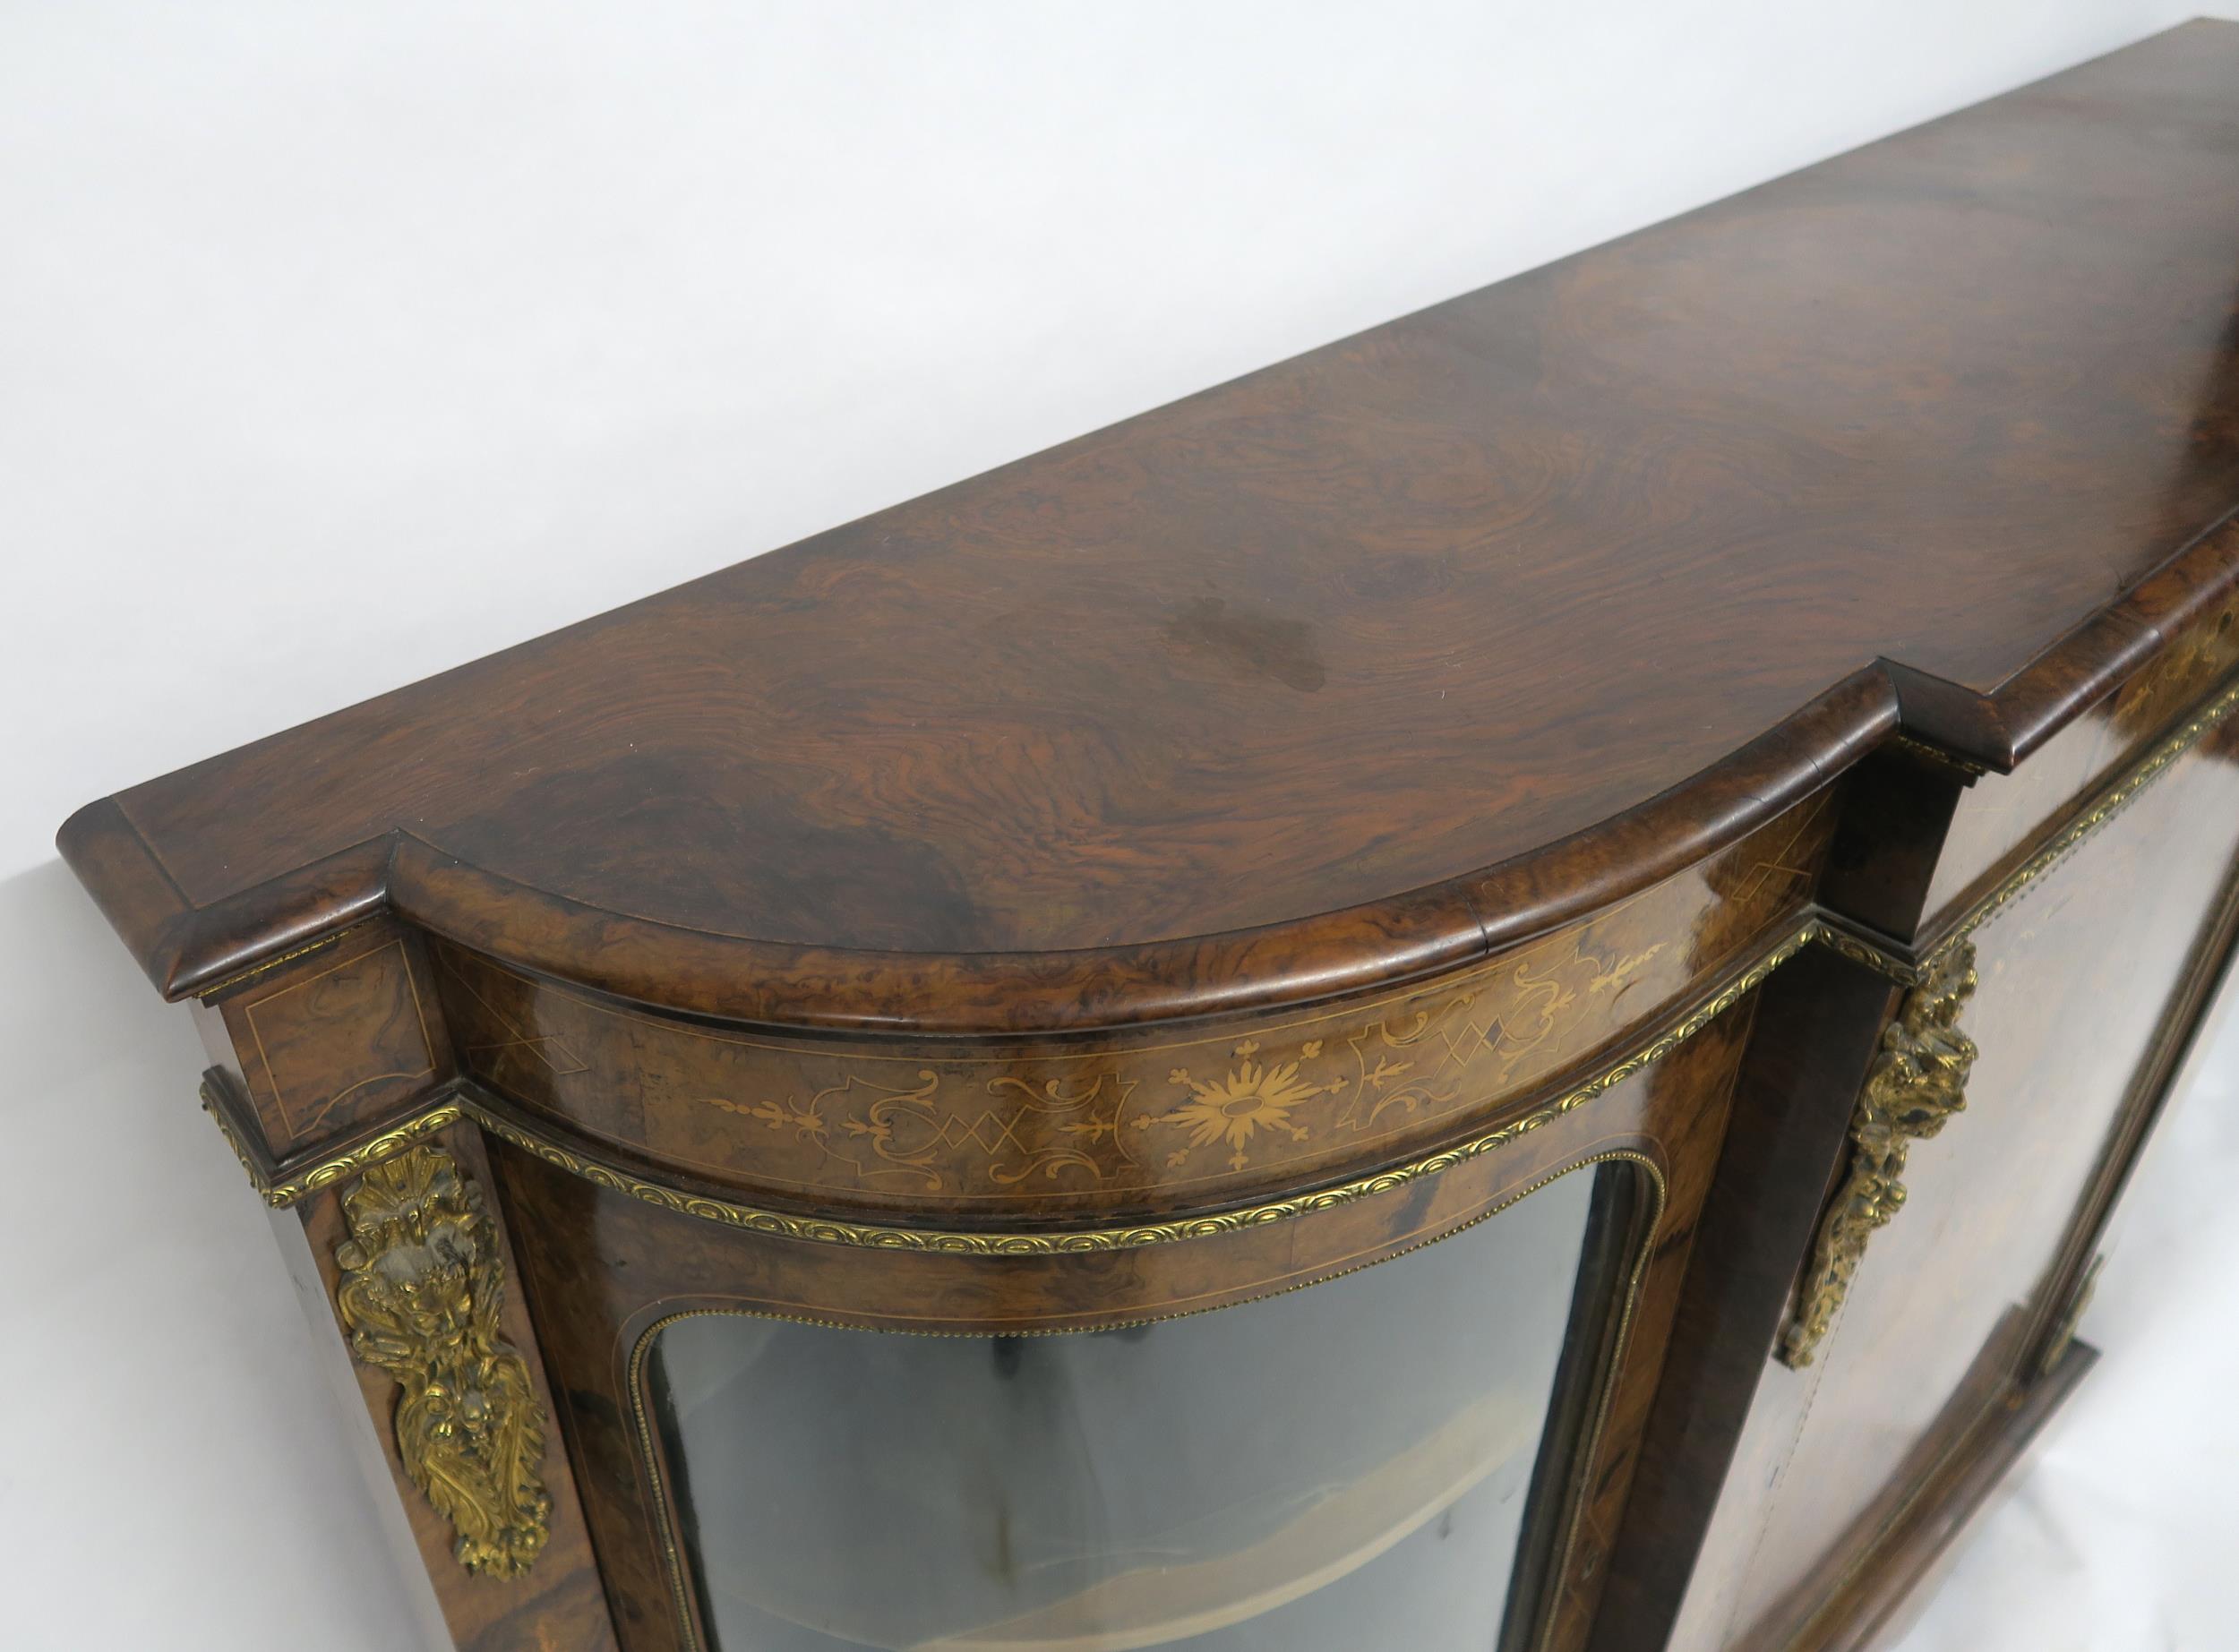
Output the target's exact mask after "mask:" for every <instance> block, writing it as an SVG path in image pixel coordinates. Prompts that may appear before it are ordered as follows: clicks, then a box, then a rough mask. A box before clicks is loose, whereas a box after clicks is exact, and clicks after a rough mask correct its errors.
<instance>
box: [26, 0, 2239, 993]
mask: <svg viewBox="0 0 2239 1652" xmlns="http://www.w3.org/2000/svg"><path fill="white" fill-rule="evenodd" d="M1395 255H1403V250H1401V251H1400V252H1399V253H1395ZM2235 293H2239V26H2235V25H2226V24H2214V23H2196V24H2191V25H2187V26H2185V27H2184V28H2183V29H2179V30H2174V31H2172V32H2170V33H2168V34H2165V35H2162V36H2159V37H2157V38H2155V39H2151V40H2149V41H2147V42H2145V43H2143V44H2141V45H2139V46H2137V47H2132V48H2130V49H2129V50H2126V51H2123V52H2119V53H2116V54H2115V55H2114V56H2109V57H2106V58H2102V59H2099V60H2097V61H2096V62H2093V63H2090V64H2085V65H2083V66H2082V67H2080V68H2078V69H2075V70H2073V71H2072V72H2070V73H2064V74H2062V75H2059V76H2056V77H2055V78H2053V79H2051V80H2048V81H2043V82H2040V83H2038V84H2037V85H2034V86H2031V87H2029V88H2027V89H2024V90H2020V91H2018V92H2015V93H2012V94H2010V95H2008V96H2006V97H2003V98H1997V99H1995V100H1993V101H1991V102H1989V103H1986V104H1984V105H1981V106H1979V107H1976V108H1973V109H1969V110H1967V111H1965V112H1963V113H1960V114H1959V115H1955V116H1951V117H1949V118H1947V119H1943V120H1940V121H1936V122H1933V123H1931V124H1927V125H1925V126H1921V127H1918V128H1917V129H1915V130H1913V131H1910V132H1907V133H1902V134H1900V135H1899V136H1897V137H1894V138H1892V139H1889V140H1887V141H1883V142H1880V143H1876V144H1873V145H1870V146H1868V147H1866V148H1865V149H1861V150H1856V151H1853V152H1851V153H1849V154H1847V155H1843V156H1841V157H1839V158H1835V159H1833V160H1831V161H1828V162H1826V163H1824V164H1823V165H1820V166H1816V167H1811V168H1809V169H1807V170H1806V171H1802V172H1799V173H1796V174H1794V175H1789V176H1787V177H1784V178H1781V179H1779V180H1777V181H1775V182H1772V183H1770V184H1765V185H1763V186H1762V187H1760V188H1757V189H1754V190H1751V191H1749V192H1748V193H1745V194H1742V195H1738V196H1736V197H1734V198H1733V199H1731V200H1729V201H1722V202H1720V203H1719V204H1717V205H1714V206H1711V207H1708V208H1705V209H1703V210H1700V211H1696V212H1693V213H1690V214H1688V215H1686V216H1685V217H1682V218H1676V219H1673V220H1672V221H1670V222H1669V223H1665V224H1662V225H1660V226H1658V227H1654V228H1652V229H1649V230H1646V231H1643V232H1642V233H1640V234H1637V235H1630V236H1627V237H1626V238H1624V239H1622V240H1619V241H1617V242H1613V243H1611V244H1608V245H1606V246H1602V247H1600V248H1596V249H1594V250H1593V251H1591V252H1588V253H1582V254H1580V255H1578V256H1576V257H1573V258H1570V259H1566V260H1565V261H1561V262H1559V263H1556V264H1552V265H1549V266H1548V267H1546V268H1544V269H1540V270H1534V271H1532V272H1531V273H1529V274H1526V275H1523V276H1520V277H1518V278H1514V279H1513V280H1509V281H1506V282H1503V283H1501V284H1500V285H1498V286H1495V287H1488V288H1485V289H1483V290H1481V291H1479V292H1475V293H1471V294H1469V295H1464V296H1463V297H1460V298H1456V299H1454V300H1453V301H1451V302H1449V303H1446V304H1440V305H1438V306H1437V307H1435V308H1432V309H1429V310H1426V311H1423V312H1420V313H1418V314H1415V315H1411V316H1409V317H1406V318H1404V319H1403V320H1400V321H1394V322H1392V323H1390V324H1388V325H1385V326H1382V327H1379V328H1377V329H1375V330H1371V331H1368V332H1366V333H1363V334H1360V335H1359V336H1357V337H1355V338H1348V339H1344V340H1343V341H1341V342H1339V343H1336V344H1333V345H1330V346H1328V347H1325V348H1322V349H1319V350H1316V351H1313V352H1311V353H1309V354H1308V355H1301V356H1299V357H1296V358H1294V359H1292V360H1291V361H1288V362H1284V363H1282V364H1279V365H1276V366H1273V367H1269V368H1267V369H1265V370H1264V371H1261V372H1256V373H1253V374H1250V375H1248V376H1247V377H1245V378H1242V379H1240V380H1237V381H1233V382H1231V383H1229V384H1226V385H1223V386H1221V387H1219V388H1217V389H1211V390H1208V391H1205V392H1204V393H1203V394H1200V395H1197V396H1194V397H1191V398H1188V399H1185V400H1183V401H1180V402H1177V403H1175V404H1173V405H1172V406H1170V407H1162V408H1160V409H1158V410H1156V411H1154V412H1151V413H1148V414H1145V415H1141V416H1139V417H1137V418H1134V419H1130V420H1128V421H1127V422H1125V423H1124V424H1118V425H1114V426H1112V427H1111V428H1109V429H1106V430H1102V431H1098V432H1094V433H1093V434H1089V435H1086V436H1083V437H1080V438H1078V439H1077V440H1075V441H1069V442H1067V443H1065V444H1064V445H1062V446H1060V447H1058V448H1055V449H1051V450H1049V451H1048V452H1045V453H1042V454H1038V455H1035V456H1034V457H1033V458H1025V459H1022V460H1020V461H1018V462H1017V463H1015V464H1012V465H1009V466H1004V467H1003V468H1001V469H999V470H996V471H992V472H990V473H989V474H987V475H982V476H979V477H975V478H974V479H972V480H970V481H967V482H963V483H959V484H956V485H955V486H952V487H949V488H947V489H945V490H943V491H941V492H937V493H934V494H931V495H929V496H927V497H925V498H923V499H920V500H917V501H912V502H910V503H908V504H905V505H901V506H898V507H896V508H895V509H890V510H886V511H883V512H881V513H879V515H877V516H874V517H871V518H866V519H865V520H863V521H860V522H856V523H854V524H851V525H849V526H845V527H840V528H836V529H834V530H832V531H831V532H828V533H826V534H822V535H818V536H817V537H815V538H812V539H810V540H807V541H805V542H803V543H802V544H797V545H794V546H792V547H790V548H788V549H785V550H783V551H778V552H772V553H770V554H768V555H766V556H761V557H758V558H756V559H754V560H752V561H746V562H742V563H740V564H738V565H737V566H735V567H733V568H729V569H724V570H723V571H721V572H718V573H715V574H711V575H709V576H708V577H707V578H703V579H700V580H699V581H697V582H695V583H693V584H691V585H688V586H681V587H679V588H677V589H675V590H673V591H670V592H667V593H665V594H663V595H656V596H653V597H649V598H648V599H646V600H645V601H643V602H640V603H635V604H633V605H631V606H629V607H625V608H622V609H619V610H616V611H615V612H612V613H608V614H605V615H602V616H600V617H598V618H596V619H593V620H589V621H585V622H583V623H581V624H579V625H576V626H573V627H570V628H569V629H565V630H562V631H558V632H555V633H553V634H552V635H551V636H548V637H545V638H540V639H538V640H536V641H534V642H530V643H527V644H524V645H522V646H519V647H516V648H511V649H509V650H507V651H505V652H503V653H502V654H497V655H492V656H491V657H489V658H487V659H485V660H482V661H479V662H477V663H474V664H471V665H468V666H465V667H462V668H460V669H459V670H457V671H454V672H447V673H445V674H443V675H442V676H439V677H435V678H433V679H430V680H426V681H424V682H421V683H417V684H415V685H413V686H412V687H409V688H406V689H399V690H397V691H396V692H394V693H391V694H388V695H384V696H382V697H381V698H377V699H373V700H370V701H367V702H365V704H363V705H359V706H353V707H351V708H350V709H348V710H346V711H341V712H338V713H336V714H335V715H331V716H327V717H323V718H321V719H319V720H318V721H316V722H313V723H306V724H305V725H303V726H301V727H299V728H296V729H293V730H290V731H288V732H285V733H281V734H277V735H274V736H272V737H271V738H270V739H267V740H261V741H259V742H257V743H255V744H253V745H250V746H247V747H244V748H242V749H239V750H237V751H234V752H231V753H228V754H227V755H226V756H223V757H219V758H212V759H210V761H207V762H204V763H201V764H197V765H195V766H193V767H190V768H186V769H183V770H181V771H179V772H177V773H176V774H173V775H167V776H165V777H163V778H161V779H159V780H154V781H151V782H150V783H146V784H144V785H141V786H138V787H135V788H133V789H132V790H131V791H128V792H123V793H121V794H119V795H118V796H116V797H115V798H112V799H107V800H103V801H101V802H99V803H96V804H93V805H90V807H89V808H87V809H83V810H81V811H80V812H79V814H78V815H76V816H75V817H73V819H72V820H71V822H70V823H69V824H68V825H67V826H65V827H64V830H63V835H62V844H63V847H64V852H65V853H66V854H67V855H68V856H69V858H70V860H71V861H72V863H73V866H75V867H76V868H77V869H78V871H79V874H80V876H81V877H82V878H83V879H84V880H85V881H86V883H87V884H88V886H90V888H91V889H92V890H93V892H94V893H95V894H96V895H97V897H98V898H99V900H100V901H101V903H102V904H103V906H104V908H105V910H106V911H107V912H108V914H109V916H110V918H111V920H112V921H114V922H115V923H116V926H117V928H118V929H119V930H120V932H121V933H122V934H123V935H124V937H125V938H126V940H127V941H128V942H129V943H130V944H131V945H132V946H133V949H134V951H135V952H136V954H138V955H139V957H140V958H141V960H142V963H143V964H144V965H145V967H146V968H147V969H148V970H149V972H150V974H151V975H152V976H153V977H154V978H155V980H157V982H158V983H159V985H160V986H162V987H163V988H164V989H166V990H167V992H169V993H171V994H173V995H175V996H176V995H180V994H185V993H190V992H193V991H196V990H201V989H208V988H210V986H212V985H213V984H217V983H219V982H222V981H223V980H225V979H226V978H227V976H228V975H229V974H231V973H234V972H238V971H239V970H241V969H242V968H244V967H246V966H248V965H251V964H253V963H256V962H257V961H259V960H260V959H262V958H264V957H268V956H270V955H271V954H275V953H278V952H281V951H284V950H286V949H287V947H288V946H291V945H293V944H296V943H297V942H300V941H302V940H304V939H305V938H307V937H311V936H313V935H315V934H317V933H319V932H321V931H322V930H323V929H330V928H331V927H332V926H334V925H335V924H336V923H338V922H341V921H345V920H348V919H350V918H352V917H354V916H357V915H362V914H365V913H369V912H372V911H373V910H375V909H377V908H380V907H382V906H384V905H385V906H387V907H389V908H390V909H392V910H394V911H396V912H399V913H401V914H402V915H403V916H405V917H406V918H407V919H409V920H412V921H414V922H416V923H419V924H422V925H424V926H425V927H427V928H429V929H435V930H439V931H441V932H442V933H445V934H448V935H450V936H452V937H455V938H458V939H459V940H462V941H464V942H466V943H467V944H468V946H473V947H476V948H480V949H483V950H485V951H489V952H492V953H494V954H500V955H502V956H506V957H509V958H511V959H513V960H515V961H517V962H520V963H526V964H528V965H529V966H531V967H533V968H536V969H541V970H545V971H549V972H553V973H557V974H560V975H563V976H567V977H569V978H571V979H574V980H581V981H584V982H587V983H588V984H591V985H593V986H596V987H599V988H603V989H607V990H610V991H613V992H616V993H620V994H622V995H624V996H628V997H638V998H641V999H645V1000H648V1001H651V1002H656V1003H665V1004H670V1005H673V1006H679V1007H683V1008H689V1009H694V1010H699V1011H704V1012H706V1013H708V1014H717V1015H724V1016H733V1017H739V1018H744V1019H751V1020H765V1021H770V1022H775V1023H822V1024H832V1025H846V1026H854V1027H881V1026H890V1027H910V1028H917V1029H934V1030H944V1031H1001V1030H1010V1029H1019V1028H1029V1027H1038V1028H1054V1027H1069V1026H1082V1025H1090V1024H1097V1023H1117V1022H1122V1021H1133V1020H1141V1019H1147V1018H1155V1017H1161V1016H1167V1015H1181V1014H1202V1013H1206V1012H1209V1011H1212V1010H1215V1009H1227V1008H1235V1007H1240V1006H1245V1005H1248V1004H1252V1003H1269V1002H1277V1001H1282V1000H1289V999H1302V998H1308V997H1319V996H1324V995H1326V994H1328V993H1330V992H1333V991H1336V990H1342V989H1346V988H1348V987H1352V986H1361V985H1367V984H1368V983H1370V982H1375V981H1385V980H1397V979H1402V978H1405V977H1408V976H1411V975H1417V974H1421V973H1424V972H1429V971H1432V970H1436V969H1439V968H1444V967H1447V966H1451V965H1455V964H1458V963H1462V962H1464V961H1466V960H1467V959H1470V958H1472V957H1475V956H1478V955H1480V954H1483V953H1485V952H1486V951H1488V949H1489V948H1491V947H1494V946H1499V945H1504V944H1506V942H1507V941H1509V940H1511V939H1514V938H1515V937H1520V936H1523V935H1525V934H1529V933H1531V932H1534V931H1536V930H1539V929H1545V928H1546V927H1548V925H1550V924H1552V923H1555V922H1557V921H1558V920H1562V919H1564V918H1566V917H1567V916H1570V915H1573V914H1575V913H1578V912H1583V911H1587V910H1591V909H1592V908H1594V907H1596V906H1598V905H1601V904H1606V903H1608V902H1609V901H1611V900H1614V899H1616V898H1617V897H1618V896H1620V895H1622V894H1627V893H1629V892H1631V891H1633V890H1634V889H1637V888H1639V887H1642V886H1644V885H1646V884H1647V883H1649V882H1651V881H1653V880H1654V879H1656V878H1659V877H1662V876H1665V875H1667V874H1669V872H1671V871H1672V870H1674V869H1677V868H1679V867H1681V866H1684V865H1686V864H1688V863H1690V862H1691V861H1693V860H1696V859H1699V858H1700V857H1701V856H1702V855H1703V854H1704V853H1707V852H1710V851H1711V850H1713V849H1715V848H1717V847H1719V846H1720V845H1721V844H1724V843H1730V842H1733V841H1734V840H1735V839H1736V838H1737V837H1738V836H1739V835H1741V834H1742V833H1744V832H1746V831H1747V830H1748V829H1750V828H1751V827H1752V826H1755V825H1759V824H1762V823H1763V821H1765V820H1766V819H1768V818H1770V817H1771V815H1772V814H1773V813H1774V812H1776V811H1778V810H1779V809H1783V808H1785V807H1787V806H1788V805H1789V804H1790V803H1792V802H1794V801H1795V800H1797V798H1799V797H1801V796H1803V795H1804V794H1805V793H1806V792H1809V791H1811V790H1812V789H1814V788H1815V787H1817V786H1819V785H1821V784H1823V783H1824V782H1825V781H1826V779H1827V778H1828V776H1829V775H1831V774H1832V773H1833V772H1835V771H1837V770H1839V769H1840V768H1841V767H1842V766H1845V765H1846V764H1848V763H1849V762H1850V761H1852V760H1854V759H1855V758H1857V756H1858V755H1860V754H1861V753H1862V752H1863V751H1865V750H1866V749H1869V748H1870V747H1871V746H1872V745H1874V743H1876V742H1879V741H1881V740H1885V739H1887V738H1889V737H1891V736H1892V734H1894V733H1895V732H1898V731H1900V729H1902V730H1903V731H1904V732H1908V733H1909V734H1910V735H1912V736H1913V737H1915V738H1917V739H1919V740H1925V741H1926V742H1928V743H1930V744H1933V745H1936V746H1940V747H1942V748H1943V749H1946V750H1948V751H1950V752H1952V753H1954V754H1957V755H1960V756H1961V757H1964V758H1969V759H1971V760H1974V761H1976V762H1978V763H1981V764H1984V765H1986V766H1991V767H2006V766H2011V765H2012V764H2013V763H2014V762H2016V761H2018V760H2020V758H2023V757H2025V756H2026V755H2027V754H2028V752H2029V750H2031V749H2033V748H2034V747H2035V746H2036V745H2037V744H2038V743H2040V742H2041V741H2042V740H2044V739H2045V738H2046V737H2047V735H2049V733H2051V732H2053V731H2055V729H2057V728H2058V727H2059V726H2061V725H2062V723H2063V722H2064V721H2066V720H2067V719H2068V718H2070V717H2072V716H2073V715H2076V714H2077V713H2078V712H2079V711H2080V710H2081V709H2082V708H2084V707H2085V706H2089V704H2091V703H2092V702H2094V701H2095V700H2097V698H2101V697H2102V696H2104V695H2105V694H2106V692H2107V691H2108V690H2109V689H2112V688H2113V687H2114V686H2115V684H2116V683H2117V682H2119V681H2120V680H2122V679H2123V677H2124V676H2125V675H2126V674H2127V673H2128V672H2131V671H2132V670H2133V669H2134V668H2135V667H2136V665H2137V664H2138V663H2140V661H2142V660H2143V659H2144V658H2145V657H2146V656H2147V655H2149V654H2150V653H2151V652H2152V651H2153V650H2154V649H2155V648H2156V647H2157V646H2158V645H2159V643H2160V642H2161V641H2162V639H2163V638H2166V636H2167V635H2168V633H2169V631H2170V630H2171V629H2172V628H2173V627H2175V625H2177V624H2179V623H2181V622H2182V621H2183V620H2184V619H2186V618H2188V617H2189V616H2191V615H2192V614H2194V613H2196V612H2199V611H2200V604H2201V603H2205V602H2208V601H2210V600H2214V599H2215V598H2217V597H2218V596H2220V595H2221V594H2222V593H2223V592H2224V591H2225V590H2226V588H2227V586H2229V584H2230V583H2231V582H2232V580H2233V579H2234V578H2239V535H2235V534H2233V533H2230V532H2224V533H2221V534H2219V533H2218V531H2217V530H2218V524H2219V523H2221V522H2222V520H2223V519H2224V518H2225V517H2226V514H2227V513H2228V512H2229V511H2230V510H2231V509H2232V508H2233V507H2234V505H2235V504H2239V312H2235V304H2234V301H2235ZM423 600H433V599H432V598H425V599H423Z"/></svg>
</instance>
